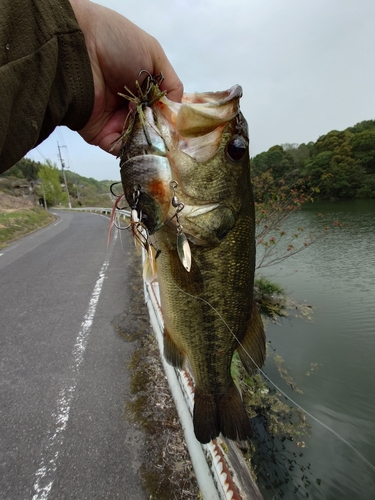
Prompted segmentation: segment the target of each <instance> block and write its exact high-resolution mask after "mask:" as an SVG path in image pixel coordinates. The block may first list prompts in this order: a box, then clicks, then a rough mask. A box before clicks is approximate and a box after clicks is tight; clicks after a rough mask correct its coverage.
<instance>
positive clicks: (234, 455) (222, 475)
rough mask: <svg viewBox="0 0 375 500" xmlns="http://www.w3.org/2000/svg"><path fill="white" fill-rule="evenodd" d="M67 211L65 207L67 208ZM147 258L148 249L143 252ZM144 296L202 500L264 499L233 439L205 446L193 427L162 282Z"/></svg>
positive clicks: (187, 381) (188, 379) (188, 382)
mask: <svg viewBox="0 0 375 500" xmlns="http://www.w3.org/2000/svg"><path fill="white" fill-rule="evenodd" d="M65 210H66V209H65ZM71 210H74V211H86V212H96V213H102V214H108V215H110V214H111V212H112V209H110V208H101V207H85V208H74V209H71ZM116 216H117V217H119V216H122V217H129V216H130V212H129V211H128V210H120V211H119V210H117V212H116ZM143 258H145V252H143ZM144 296H145V302H146V304H147V308H148V311H149V316H150V322H151V326H152V328H153V330H154V333H155V336H156V339H157V341H158V345H159V350H160V356H161V359H162V362H163V366H164V371H165V374H166V376H167V379H168V383H169V386H170V388H171V392H172V396H173V399H174V402H175V405H176V408H177V412H178V415H179V418H180V421H181V424H182V428H183V432H184V435H185V441H186V445H187V447H188V450H189V453H190V457H191V461H192V465H193V468H194V471H195V475H196V478H197V482H198V485H199V488H200V491H201V494H202V497H203V500H263V497H262V495H261V493H260V491H259V488H258V486H257V485H256V483H255V481H254V480H253V478H252V476H251V474H250V471H249V469H248V467H247V464H246V462H245V459H244V458H243V455H242V454H241V452H240V450H239V449H238V447H237V444H236V443H235V442H233V441H230V440H228V439H224V438H217V439H215V440H213V441H211V442H210V443H208V444H205V445H202V444H201V443H199V442H198V441H197V439H196V438H195V435H194V429H193V420H192V414H193V406H194V381H193V377H192V375H191V374H190V373H189V371H188V370H186V369H185V370H178V369H175V368H173V367H172V366H171V365H169V364H168V363H167V362H166V361H165V359H164V356H163V330H164V321H163V313H162V310H161V307H160V294H159V284H158V283H157V281H156V282H153V283H151V284H146V283H144Z"/></svg>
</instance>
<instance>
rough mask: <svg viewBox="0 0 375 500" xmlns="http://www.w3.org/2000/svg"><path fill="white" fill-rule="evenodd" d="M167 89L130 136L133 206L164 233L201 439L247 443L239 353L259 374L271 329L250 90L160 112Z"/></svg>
mask: <svg viewBox="0 0 375 500" xmlns="http://www.w3.org/2000/svg"><path fill="white" fill-rule="evenodd" d="M157 92H158V87H157V81H155V80H154V79H152V78H149V79H148V80H147V87H146V92H143V93H142V94H140V95H139V96H138V107H137V109H136V110H135V111H134V113H133V117H132V123H131V130H130V131H129V133H128V134H127V136H126V140H125V139H124V141H123V145H122V149H121V177H122V182H123V187H124V192H125V196H126V198H127V200H128V202H129V205H130V206H131V208H132V209H133V210H136V212H137V214H138V217H139V219H140V220H141V221H142V224H143V226H144V228H145V231H146V233H147V235H148V236H150V235H151V234H153V235H154V236H153V238H154V240H153V241H154V243H153V245H154V246H155V249H156V250H157V253H158V257H157V259H156V269H157V276H158V281H159V287H160V296H161V308H162V312H163V316H164V324H165V331H164V355H165V357H166V359H167V361H168V362H169V363H171V364H172V365H174V366H176V367H178V368H182V367H183V366H184V363H186V362H189V363H190V366H191V369H192V372H193V376H194V380H195V387H196V389H195V403H194V415H193V421H194V430H195V435H196V437H197V439H198V440H199V441H201V442H202V443H207V442H209V441H210V440H211V439H214V438H215V437H217V436H218V435H219V433H220V432H221V433H222V434H223V435H224V436H225V437H228V438H229V439H238V440H244V439H247V438H249V437H251V426H250V422H249V419H248V416H247V414H246V410H245V408H244V406H243V403H242V400H241V396H240V394H239V392H238V389H237V387H236V386H235V384H234V382H233V379H232V376H231V363H232V358H233V354H234V352H235V350H237V352H238V354H239V357H240V359H241V361H242V363H243V364H244V366H245V368H246V369H247V371H248V372H249V373H252V372H253V371H254V370H255V369H256V368H258V367H261V366H262V365H263V362H264V357H265V335H264V330H263V325H262V321H261V319H260V316H259V312H258V310H257V308H256V306H255V304H254V299H253V281H254V266H255V236H254V231H255V218H254V202H253V198H252V188H251V182H250V168H249V147H248V144H249V140H248V131H247V124H246V121H245V119H244V118H243V116H242V114H241V112H240V110H239V99H240V97H241V95H242V89H241V88H240V87H239V86H234V87H232V88H231V89H229V90H227V91H224V92H212V93H204V94H188V95H184V97H183V100H182V103H181V104H179V103H173V102H172V101H169V100H168V99H167V98H166V97H165V96H163V95H161V94H160V96H159V98H157V99H155V100H154V102H153V103H152V105H151V107H152V110H151V108H150V107H148V104H149V102H146V101H147V99H145V95H146V96H147V95H148V93H149V94H150V93H152V95H153V96H155V95H157ZM156 184H157V186H158V187H157V189H156V188H155V185H156ZM181 233H182V234H183V240H184V239H185V238H187V240H188V241H189V248H190V250H188V249H186V246H185V247H184V248H185V250H184V251H185V252H186V251H189V253H190V254H191V268H190V269H189V270H187V269H186V263H185V262H184V257H181V254H180V253H179V250H180V248H179V245H180V243H179V241H180V240H179V238H181ZM149 255H150V256H151V259H152V258H153V255H155V253H152V252H150V253H149ZM183 255H184V253H183ZM189 256H190V255H189Z"/></svg>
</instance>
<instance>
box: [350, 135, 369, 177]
mask: <svg viewBox="0 0 375 500" xmlns="http://www.w3.org/2000/svg"><path fill="white" fill-rule="evenodd" d="M350 146H351V149H352V152H353V156H354V158H355V159H356V160H357V161H358V162H359V163H360V164H361V165H362V167H364V168H365V169H366V172H367V173H369V174H375V129H374V131H369V130H364V131H363V132H360V133H359V134H355V135H353V137H352V138H351V140H350Z"/></svg>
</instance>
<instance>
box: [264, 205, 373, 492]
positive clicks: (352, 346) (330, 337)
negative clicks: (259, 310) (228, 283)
mask: <svg viewBox="0 0 375 500" xmlns="http://www.w3.org/2000/svg"><path fill="white" fill-rule="evenodd" d="M318 214H320V215H319V216H318ZM335 220H338V221H340V223H341V224H343V225H342V227H334V228H332V229H331V230H330V231H329V234H328V236H326V237H325V238H323V239H321V240H320V241H319V242H317V243H315V244H313V245H311V246H310V247H309V248H308V249H306V250H304V251H302V252H301V253H299V254H297V255H295V256H293V257H291V258H290V259H287V260H285V261H284V262H282V263H281V264H279V265H276V266H274V267H271V268H267V269H265V270H264V274H266V275H267V276H269V277H270V278H271V279H272V280H273V281H276V282H278V283H279V284H281V285H282V286H283V287H285V288H286V289H287V291H288V294H289V295H290V296H291V297H293V298H295V299H298V300H299V301H301V302H303V301H306V303H307V304H309V305H311V306H312V307H313V311H314V314H313V316H314V321H313V322H311V323H309V322H307V321H305V320H302V319H284V320H282V322H281V323H282V324H281V326H277V325H273V324H271V325H269V327H268V329H267V338H268V340H270V341H271V345H272V347H273V348H274V349H276V352H277V353H278V354H280V355H281V356H282V357H283V359H284V361H285V366H286V367H287V368H288V370H289V372H290V374H291V376H292V377H293V379H294V381H295V382H296V384H297V386H298V388H299V389H301V390H302V391H303V394H297V393H296V392H293V391H292V390H291V389H290V388H289V387H288V385H287V384H286V383H285V382H284V381H283V380H282V379H281V378H280V376H279V375H278V372H277V370H276V368H275V365H274V362H273V361H272V356H270V357H269V359H268V361H267V363H266V366H265V372H266V373H267V375H268V376H269V377H270V378H271V379H272V380H274V381H275V383H276V384H277V385H279V386H280V388H281V389H282V390H283V391H285V392H286V393H287V394H288V395H289V396H291V397H292V398H293V399H294V400H295V401H296V402H297V403H298V404H299V405H301V406H302V407H303V408H305V409H306V410H307V411H308V412H309V413H311V414H312V415H314V416H315V417H316V418H317V419H319V420H321V421H322V422H323V423H324V424H325V425H326V426H328V427H330V428H331V429H333V430H334V431H335V432H336V433H338V434H340V435H341V436H342V437H343V439H345V440H346V441H348V443H350V444H351V445H352V446H354V447H355V448H356V449H357V450H358V451H359V452H360V453H361V454H362V455H363V456H364V457H366V459H367V460H368V461H369V462H371V463H372V464H374V465H375V388H374V386H375V312H374V311H375V200H369V201H363V200H358V201H350V202H338V203H315V204H312V205H310V206H309V207H307V208H306V209H304V210H303V211H301V212H299V213H298V214H295V215H294V216H293V217H292V219H291V220H290V221H289V222H288V226H289V227H290V228H291V229H293V228H295V227H298V226H303V227H304V228H305V232H308V231H312V232H314V233H316V234H318V233H320V232H321V230H322V228H323V227H324V226H326V225H331V226H332V222H333V221H335ZM311 363H313V364H314V365H313V366H314V369H313V371H311ZM308 420H309V422H310V423H311V426H312V435H311V438H307V439H306V438H303V440H304V442H305V443H306V445H307V446H306V448H303V449H301V448H297V447H296V445H295V443H284V444H282V443H279V445H278V447H277V449H276V450H275V455H276V459H275V456H273V457H271V458H270V456H269V455H268V456H267V457H266V460H267V461H266V462H263V463H262V461H261V460H259V463H258V465H259V466H260V467H261V468H263V469H262V470H263V471H266V470H267V468H268V469H269V473H266V474H263V479H262V480H261V482H262V491H263V494H264V496H265V498H267V499H272V498H283V497H284V498H287V499H289V498H317V499H325V500H330V499H332V500H336V499H340V500H346V499H347V500H349V499H350V500H353V499H357V498H358V499H361V500H373V499H374V498H375V471H374V470H372V469H371V468H370V467H369V466H368V465H366V464H365V463H364V462H363V461H362V460H361V459H360V458H359V457H358V455H357V454H356V453H355V452H354V451H353V449H351V448H350V447H349V446H347V445H346V444H345V443H344V442H342V441H341V440H340V439H339V438H338V437H337V436H335V435H334V434H332V433H331V432H329V431H328V430H327V429H326V428H325V427H323V426H322V425H319V424H317V423H316V422H315V421H314V420H312V419H310V418H308ZM283 446H286V449H285V450H280V447H283ZM283 454H284V456H283ZM272 460H273V461H274V462H275V463H274V464H272V463H270V461H272ZM280 464H281V465H280ZM267 474H268V475H267ZM267 477H268V479H267Z"/></svg>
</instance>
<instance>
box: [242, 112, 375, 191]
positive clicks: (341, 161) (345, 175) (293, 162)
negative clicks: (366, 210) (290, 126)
mask: <svg viewBox="0 0 375 500" xmlns="http://www.w3.org/2000/svg"><path fill="white" fill-rule="evenodd" d="M251 171H252V175H253V176H257V175H258V176H259V175H261V174H262V173H265V172H268V171H270V172H272V176H273V179H274V181H275V183H276V184H277V183H279V182H283V183H284V182H285V183H288V184H293V183H294V182H295V181H297V180H298V179H303V180H304V182H305V185H306V186H307V187H309V188H316V187H318V186H319V191H320V192H319V194H318V195H317V196H316V198H320V199H324V200H329V199H352V198H375V120H366V121H363V122H360V123H357V124H356V125H354V126H353V127H349V128H347V129H345V130H343V131H338V130H332V131H331V132H328V134H325V135H322V136H321V137H319V139H318V140H317V141H316V142H309V143H308V144H281V145H276V146H272V147H271V148H270V149H269V150H268V151H266V152H264V153H260V154H258V155H256V156H254V158H252V159H251Z"/></svg>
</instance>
